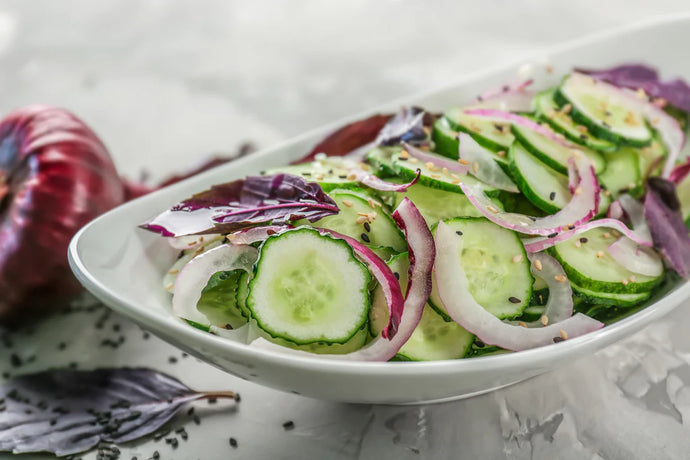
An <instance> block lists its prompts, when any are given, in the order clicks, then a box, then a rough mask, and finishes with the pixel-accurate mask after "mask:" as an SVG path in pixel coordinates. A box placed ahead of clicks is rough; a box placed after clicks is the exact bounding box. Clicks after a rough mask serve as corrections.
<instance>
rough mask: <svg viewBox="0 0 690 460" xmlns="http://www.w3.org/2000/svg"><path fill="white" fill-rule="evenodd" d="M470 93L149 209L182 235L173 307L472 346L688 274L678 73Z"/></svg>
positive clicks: (342, 351)
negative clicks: (470, 96) (667, 76)
mask: <svg viewBox="0 0 690 460" xmlns="http://www.w3.org/2000/svg"><path fill="white" fill-rule="evenodd" d="M453 102H457V101H449V105H450V104H451V103H453ZM459 102H461V103H464V105H457V106H450V107H449V108H447V109H446V110H445V111H444V112H443V113H431V112H429V111H425V110H424V109H423V108H420V107H404V108H402V109H401V110H400V112H399V113H397V114H395V115H377V116H374V117H371V118H369V119H366V120H362V121H360V122H356V123H353V124H351V125H348V126H346V127H344V128H343V129H341V130H339V131H338V132H336V133H335V134H333V135H331V136H329V137H328V138H327V139H326V140H325V141H324V142H323V143H322V144H319V146H317V148H316V149H315V151H314V152H312V154H310V155H308V156H307V157H305V161H303V162H300V163H297V164H292V165H289V166H279V167H276V168H273V169H270V170H267V171H262V172H261V174H260V175H257V176H249V177H246V178H244V179H240V180H236V181H234V182H230V183H225V184H218V185H214V186H212V187H211V188H210V189H208V190H206V191H202V192H200V193H198V194H196V195H194V196H192V197H190V198H188V199H186V200H184V201H182V202H180V203H177V204H175V205H174V206H173V207H171V208H170V209H168V210H165V211H164V212H162V213H161V214H159V215H158V216H155V217H153V218H151V219H150V220H149V221H147V222H146V223H144V224H142V225H141V226H142V228H144V229H147V230H149V231H152V232H156V233H159V234H160V235H162V236H163V237H165V238H166V239H167V240H168V241H169V243H170V245H171V246H172V247H173V248H174V249H176V250H179V251H180V253H179V254H180V256H179V258H178V259H177V261H175V263H174V264H173V265H172V266H171V267H170V268H169V270H168V272H167V273H166V274H164V275H162V277H163V285H164V288H165V289H167V290H168V291H169V292H170V293H172V310H173V312H174V314H175V315H177V316H179V317H180V318H181V319H182V320H184V321H186V322H187V323H189V325H190V326H194V327H196V328H199V329H201V330H204V331H206V332H209V333H213V334H217V335H220V336H225V337H228V338H229V339H232V340H236V341H241V342H244V343H249V344H250V345H251V346H253V347H258V348H263V349H271V350H278V351H283V352H288V353H297V354H303V355H305V356H308V355H313V354H318V355H320V356H323V357H329V358H333V359H346V360H367V361H388V360H413V361H428V360H444V359H461V358H471V357H476V356H481V355H487V354H492V353H505V352H510V351H520V350H525V349H529V348H535V347H540V346H544V345H549V344H554V343H558V342H563V341H566V340H568V339H571V338H574V337H577V336H581V335H583V334H587V333H589V332H592V331H595V330H597V329H600V328H602V327H604V325H605V324H608V323H610V322H613V321H616V320H618V319H621V318H623V317H625V316H628V315H630V314H633V313H635V312H636V311H638V310H639V309H641V308H644V307H645V306H647V305H649V304H650V303H651V299H652V298H653V296H654V295H655V294H656V293H658V292H660V290H662V289H664V287H665V286H670V285H672V284H674V283H677V282H678V280H679V279H681V278H688V277H689V276H690V236H689V235H688V227H687V226H686V224H690V160H687V159H686V155H685V153H684V151H683V148H684V145H685V131H686V126H687V119H688V111H690V87H688V85H686V84H685V83H684V82H683V81H682V80H672V81H662V80H661V79H660V78H659V77H658V74H657V72H656V71H655V70H654V69H652V68H650V67H648V66H645V65H640V64H632V65H622V66H619V67H615V68H612V69H605V70H597V71H589V70H582V69H575V70H573V71H572V72H571V73H569V74H567V75H564V76H563V78H562V79H561V81H560V84H558V85H557V86H556V87H550V88H533V82H532V81H531V80H527V81H522V82H518V83H517V84H507V85H505V86H502V87H501V88H496V89H492V90H489V91H487V92H486V93H484V94H482V95H481V96H478V97H477V98H476V99H475V100H473V101H470V102H467V101H459ZM343 146H347V148H345V147H343ZM329 154H330V155H329ZM336 154H337V155H336Z"/></svg>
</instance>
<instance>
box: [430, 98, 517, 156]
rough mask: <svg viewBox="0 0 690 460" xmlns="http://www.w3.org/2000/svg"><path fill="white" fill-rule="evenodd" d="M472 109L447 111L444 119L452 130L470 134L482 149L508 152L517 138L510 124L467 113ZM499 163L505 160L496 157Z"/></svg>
mask: <svg viewBox="0 0 690 460" xmlns="http://www.w3.org/2000/svg"><path fill="white" fill-rule="evenodd" d="M470 108H471V107H452V108H450V109H448V110H446V111H445V112H444V114H443V117H444V118H445V119H446V120H447V121H448V124H449V125H450V128H451V129H453V130H455V131H462V132H464V133H467V134H469V135H470V136H472V138H473V139H474V140H475V141H477V143H478V144H479V145H481V146H482V147H484V148H486V149H488V150H491V151H492V152H500V151H503V152H507V151H508V147H510V144H512V143H513V141H514V140H515V138H514V137H513V133H511V131H510V123H508V122H506V121H505V120H491V119H487V118H486V117H478V116H476V115H468V114H467V113H466V112H465V111H466V110H468V109H470ZM496 160H497V161H499V162H505V158H503V157H501V156H496Z"/></svg>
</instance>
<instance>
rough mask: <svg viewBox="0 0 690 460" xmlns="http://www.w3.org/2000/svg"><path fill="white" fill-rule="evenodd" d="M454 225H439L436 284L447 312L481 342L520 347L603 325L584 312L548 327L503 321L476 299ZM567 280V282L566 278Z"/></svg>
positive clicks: (575, 335) (520, 348)
mask: <svg viewBox="0 0 690 460" xmlns="http://www.w3.org/2000/svg"><path fill="white" fill-rule="evenodd" d="M462 244H463V243H462V241H461V238H457V236H456V235H455V232H453V231H452V230H451V228H450V227H449V226H448V225H446V224H444V223H443V222H440V223H439V224H438V227H437V229H436V254H437V255H436V263H435V267H436V271H435V276H436V285H437V288H438V292H439V295H440V297H441V301H442V302H443V305H444V307H445V308H446V311H447V312H448V315H449V316H450V317H451V318H452V319H453V320H454V321H455V322H457V323H458V324H460V325H461V326H462V327H464V328H465V329H467V330H468V331H470V332H471V333H473V334H475V335H476V336H477V337H478V338H479V339H480V340H481V341H482V342H484V343H486V344H489V345H497V346H499V347H501V348H505V349H508V350H514V351H520V350H526V349H529V348H534V347H539V346H543V345H548V344H551V343H554V341H560V340H561V339H562V338H564V337H567V338H572V337H577V336H580V335H583V334H586V333H588V332H592V331H595V330H597V329H600V328H601V327H603V324H602V323H600V322H599V321H597V320H595V319H592V318H590V317H588V316H585V315H583V314H581V313H578V314H576V315H575V316H571V317H570V318H567V319H565V320H563V321H560V322H557V323H551V324H549V325H548V326H546V327H541V328H528V327H521V326H513V325H511V324H507V323H504V322H503V321H501V320H500V319H498V318H496V317H495V316H494V315H492V314H491V313H489V312H488V311H486V310H485V309H484V308H483V307H482V306H481V305H479V304H478V303H477V301H476V300H474V298H473V297H472V294H471V293H470V291H469V285H468V281H467V276H466V275H465V271H464V268H463V266H462V260H461V259H460V258H459V257H458V256H457V254H458V252H459V250H460V249H461V246H462ZM564 284H565V282H564Z"/></svg>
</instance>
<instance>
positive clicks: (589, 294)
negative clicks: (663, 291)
mask: <svg viewBox="0 0 690 460" xmlns="http://www.w3.org/2000/svg"><path fill="white" fill-rule="evenodd" d="M570 285H571V286H572V288H573V293H575V295H577V296H578V297H581V298H582V299H583V300H585V301H586V302H588V303H589V304H592V305H612V306H613V305H615V306H619V307H634V306H635V305H639V304H640V303H642V302H644V301H645V300H647V299H649V298H650V297H651V296H652V292H651V291H649V292H638V293H633V294H620V293H615V292H599V291H592V290H590V289H585V288H583V287H580V286H578V285H577V284H574V283H570Z"/></svg>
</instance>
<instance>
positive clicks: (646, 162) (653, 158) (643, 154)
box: [638, 132, 668, 177]
mask: <svg viewBox="0 0 690 460" xmlns="http://www.w3.org/2000/svg"><path fill="white" fill-rule="evenodd" d="M638 152H639V168H640V176H641V177H649V176H650V175H651V176H654V175H658V174H660V173H661V170H662V169H663V167H664V161H663V158H665V157H666V155H667V154H668V151H667V150H666V146H665V145H664V142H663V141H662V140H661V138H660V136H659V133H658V132H655V133H654V138H653V139H652V143H651V144H649V145H648V146H646V147H642V148H641V149H639V150H638Z"/></svg>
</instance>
